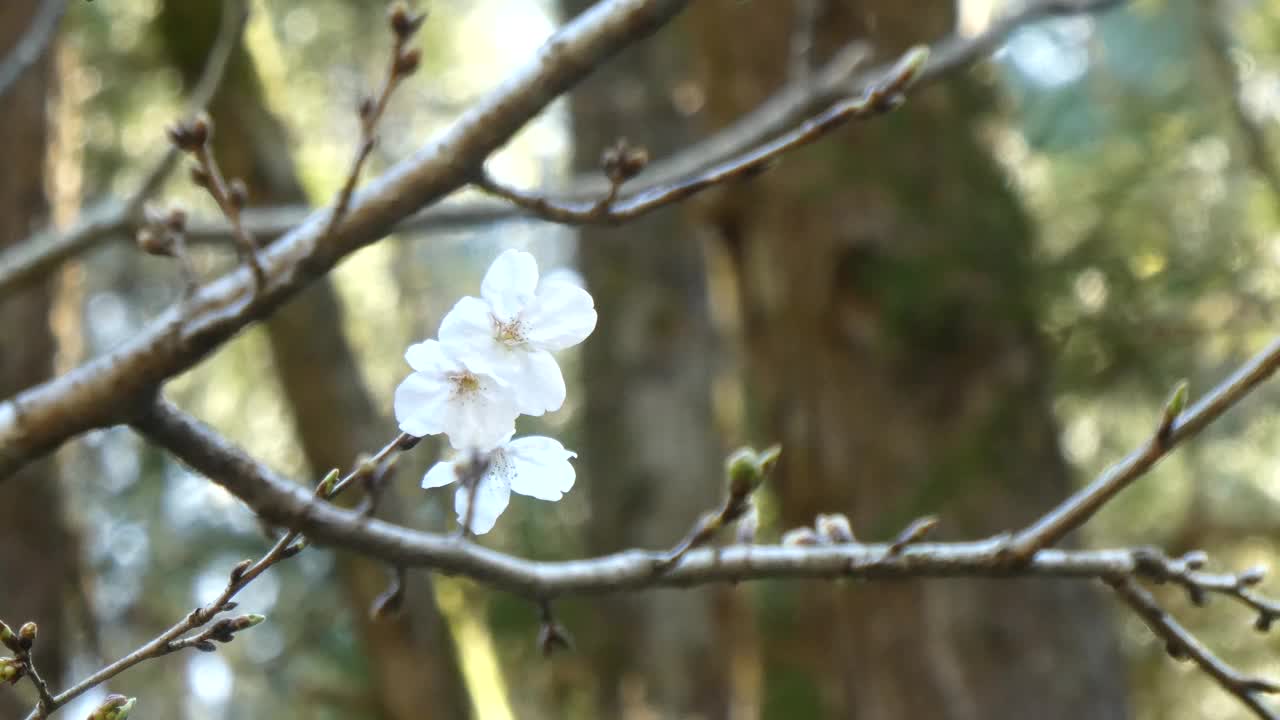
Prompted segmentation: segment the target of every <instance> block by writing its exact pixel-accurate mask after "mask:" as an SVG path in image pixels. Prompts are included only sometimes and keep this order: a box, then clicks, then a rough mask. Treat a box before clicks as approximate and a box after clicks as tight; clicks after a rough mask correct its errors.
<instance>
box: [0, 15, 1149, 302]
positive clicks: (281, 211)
mask: <svg viewBox="0 0 1280 720" xmlns="http://www.w3.org/2000/svg"><path fill="white" fill-rule="evenodd" d="M1125 2H1126V0H1047V1H1046V0H1042V1H1041V2H1038V3H1031V4H1029V5H1028V6H1025V7H1023V8H1022V9H1020V10H1018V11H1016V12H1014V13H1012V14H1010V15H1008V16H1006V17H1005V18H1003V19H1001V20H999V21H998V22H996V23H995V24H993V25H992V26H991V27H989V28H987V29H986V30H985V31H984V32H983V33H981V34H980V35H977V36H974V37H972V38H960V37H953V38H949V39H947V40H944V41H942V42H939V43H937V44H936V45H934V46H933V47H932V48H931V49H930V55H929V62H928V63H927V64H926V66H925V67H924V68H923V70H922V72H921V74H920V78H919V80H918V81H917V82H918V83H919V84H928V83H932V82H934V81H937V80H940V79H942V78H944V77H946V76H947V75H948V74H950V73H952V72H955V71H957V70H961V69H963V68H966V67H968V66H969V65H971V64H973V63H974V62H976V61H977V60H979V59H981V58H984V57H986V56H987V55H988V54H990V53H991V52H992V51H994V50H995V49H996V48H998V47H999V46H1000V44H1001V43H1003V42H1004V40H1005V39H1006V38H1008V36H1009V35H1010V34H1012V33H1013V32H1014V31H1015V30H1017V29H1018V28H1020V27H1023V26H1025V25H1027V24H1029V23H1032V22H1035V21H1037V20H1042V19H1044V18H1046V17H1053V16H1057V15H1073V14H1083V13H1097V12H1103V11H1105V10H1108V9H1110V8H1113V7H1116V6H1118V5H1122V4H1124V3H1125ZM867 54H868V49H867V47H866V44H865V43H863V42H854V43H851V44H850V45H848V46H847V47H846V48H845V49H844V50H843V51H842V52H839V53H836V55H835V57H833V58H832V59H831V60H829V61H828V62H827V63H826V64H825V65H823V66H822V67H820V68H816V69H814V71H813V72H812V73H811V74H810V76H809V77H808V79H807V81H806V82H803V83H799V82H794V83H789V84H788V85H786V86H785V87H783V88H782V89H781V90H779V91H778V92H777V93H775V94H774V95H773V96H772V97H770V98H769V99H768V100H766V101H765V102H763V103H761V104H760V106H759V107H757V108H756V109H755V110H753V111H752V112H751V113H749V114H747V115H745V116H744V117H742V118H741V119H740V120H738V121H737V122H736V123H735V124H733V125H731V126H729V127H727V128H725V129H724V130H721V131H720V132H718V133H716V134H714V135H712V136H711V137H709V138H707V139H705V140H703V141H701V142H699V143H696V144H694V145H691V146H690V147H688V148H686V149H685V150H682V151H681V152H679V153H677V154H675V155H673V156H671V157H669V158H667V159H665V160H661V161H658V162H655V163H654V164H652V165H651V166H649V167H648V168H647V169H646V171H645V173H644V174H642V175H641V176H640V177H639V180H641V181H642V182H641V183H640V184H639V187H638V188H636V189H634V190H633V196H636V197H639V196H648V195H649V194H650V193H653V192H655V191H659V189H660V188H663V187H666V186H670V185H671V184H673V183H676V182H678V181H680V179H681V178H688V177H694V176H696V175H697V174H698V173H699V171H703V170H705V169H706V168H709V167H712V166H716V165H721V164H724V163H728V162H730V161H731V160H732V159H733V158H735V157H741V156H743V155H744V154H745V153H747V152H749V150H750V149H751V148H753V147H756V146H759V145H762V144H764V143H766V142H767V141H768V140H769V139H770V138H771V137H773V136H774V135H777V134H779V133H783V132H786V131H787V130H788V129H791V128H794V127H795V126H796V125H797V124H798V123H800V122H802V121H803V119H804V118H805V117H807V116H809V115H811V114H812V113H813V108H815V107H822V106H824V105H831V104H834V103H837V102H840V101H841V100H842V99H847V98H849V97H853V96H857V95H858V94H859V93H861V92H863V91H864V90H865V88H866V87H867V86H869V85H870V84H871V83H873V82H875V81H877V80H879V79H881V78H883V77H884V76H885V74H886V73H887V72H888V71H889V69H890V68H889V66H879V67H875V68H871V69H868V70H865V71H863V72H857V70H858V68H859V67H860V66H861V64H862V63H863V62H864V61H865V59H866V57H867ZM608 191H609V183H608V182H606V181H605V180H603V179H601V178H599V177H580V178H577V179H574V180H572V181H570V182H569V183H567V184H566V186H565V187H563V188H557V189H555V191H554V193H553V194H554V195H555V196H556V197H557V198H559V202H562V203H566V204H575V203H578V204H580V203H588V202H592V201H594V200H597V199H598V198H601V197H603V196H605V194H606V193H607V192H608ZM120 207H121V206H120V205H119V203H107V204H106V205H104V206H102V207H100V208H97V209H94V210H91V211H89V212H88V213H87V216H88V217H89V220H86V221H85V222H83V223H82V224H81V225H80V226H78V227H77V228H76V229H74V230H72V231H70V232H68V233H67V234H66V235H58V234H56V233H51V232H45V233H42V234H40V235H37V236H35V237H34V238H32V239H31V240H28V241H27V242H25V243H22V244H20V245H18V246H15V248H14V249H13V250H11V251H10V252H9V253H8V254H4V255H0V297H3V296H4V295H5V294H6V293H7V292H8V291H9V290H10V289H11V287H12V286H14V285H15V284H17V283H19V282H23V281H26V280H28V279H29V278H31V277H35V276H38V275H40V274H43V273H47V272H49V271H50V270H51V269H52V268H54V267H56V266H57V265H58V264H60V263H61V262H63V261H65V260H66V259H68V258H70V257H73V256H74V255H76V254H78V253H79V252H82V251H84V250H86V249H89V248H91V247H94V246H96V245H97V244H99V243H101V242H102V241H105V240H107V239H109V238H111V237H115V236H121V237H123V236H127V235H128V234H129V233H130V232H131V231H132V230H133V229H134V228H135V227H136V225H137V224H138V223H137V218H136V215H137V212H136V211H135V212H134V213H132V214H129V213H122V212H121V210H120ZM139 207H141V204H139ZM437 210H438V209H437V208H428V209H426V210H425V211H422V212H418V213H416V214H414V215H412V216H411V217H408V218H405V219H404V220H403V221H402V223H401V224H399V225H397V227H396V229H426V228H437V227H454V226H456V225H458V224H466V223H468V222H471V221H472V220H474V221H475V222H477V223H478V222H487V221H489V220H490V219H502V218H507V217H514V216H518V215H521V214H525V213H527V211H526V210H522V209H519V208H506V209H495V210H494V212H493V213H492V214H490V213H488V212H479V213H477V214H475V215H471V214H470V213H469V212H462V211H460V212H459V213H457V214H454V213H453V212H441V213H440V214H438V215H437V214H436V211H437ZM313 212H315V211H314V210H313V209H309V208H301V207H291V208H277V209H273V210H268V211H264V217H268V218H270V220H269V221H266V222H268V224H267V225H265V226H260V225H257V224H256V223H255V222H254V221H253V220H252V219H247V220H246V221H245V222H246V227H247V229H248V230H249V231H250V232H252V233H253V234H254V235H255V236H256V237H259V238H263V239H264V240H269V239H272V238H276V237H280V236H282V235H284V234H285V233H286V232H288V231H289V230H291V229H293V228H294V227H295V226H296V225H298V224H300V223H301V221H302V220H304V219H306V218H307V217H309V216H310V215H311V214H313ZM251 214H252V213H249V212H246V218H249V216H250V215H251ZM286 220H287V221H288V222H287V223H286V222H285V221H286ZM231 237H232V236H231V232H230V227H229V226H227V225H225V224H208V225H205V226H204V227H202V228H200V232H198V233H196V234H195V235H194V236H193V237H192V240H193V241H196V242H199V241H210V242H212V241H220V242H226V241H228V240H230V239H231Z"/></svg>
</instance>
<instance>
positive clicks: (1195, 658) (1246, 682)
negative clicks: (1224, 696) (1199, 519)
mask: <svg viewBox="0 0 1280 720" xmlns="http://www.w3.org/2000/svg"><path fill="white" fill-rule="evenodd" d="M1107 584H1109V585H1110V586H1111V587H1112V588H1113V589H1114V590H1115V591H1116V594H1117V595H1119V596H1120V599H1121V600H1123V601H1124V602H1125V604H1126V605H1128V606H1129V607H1130V609H1132V610H1133V611H1134V612H1135V613H1137V614H1138V616H1139V617H1141V618H1142V620H1143V622H1145V623H1146V624H1147V627H1149V628H1151V632H1153V633H1155V634H1156V637H1158V638H1160V639H1161V640H1164V641H1165V644H1166V647H1167V648H1168V652H1169V655H1170V656H1172V657H1174V658H1175V659H1188V660H1191V661H1192V662H1194V663H1195V664H1196V665H1197V666H1198V667H1199V668H1200V669H1201V670H1203V671H1204V672H1205V674H1207V675H1208V676H1209V677H1211V678H1213V680H1214V681H1215V682H1217V683H1218V685H1219V686H1220V687H1222V689H1224V690H1226V691H1227V692H1229V693H1231V694H1232V695H1234V696H1235V697H1236V698H1238V699H1239V700H1240V702H1241V703H1244V706H1245V707H1247V708H1249V709H1250V710H1252V711H1253V713H1254V714H1255V715H1257V716H1258V717H1260V718H1267V719H1268V720H1274V719H1275V718H1280V715H1277V714H1276V713H1275V712H1273V711H1272V710H1271V709H1270V708H1268V707H1267V706H1266V705H1265V704H1263V702H1262V700H1261V698H1259V697H1258V696H1259V695H1260V694H1262V693H1275V692H1280V685H1277V684H1276V683H1275V682H1273V681H1271V680H1267V679H1265V678H1258V677H1251V676H1248V675H1245V674H1243V673H1241V672H1240V671H1239V670H1236V669H1235V668H1233V667H1231V666H1230V665H1228V664H1227V663H1226V662H1224V661H1223V660H1222V659H1221V658H1219V657H1218V656H1217V655H1214V654H1213V651H1212V650H1210V649H1209V648H1207V647H1205V645H1204V643H1201V642H1200V641H1199V640H1198V639H1197V638H1196V636H1195V635H1192V634H1191V631H1189V630H1187V629H1186V628H1184V627H1182V625H1181V623H1179V622H1178V621H1177V620H1175V619H1174V618H1173V616H1172V615H1170V614H1169V613H1168V611H1166V610H1165V609H1164V608H1162V607H1160V604H1159V603H1158V602H1156V599H1155V598H1154V597H1152V595H1151V593H1150V592H1147V590H1146V589H1145V588H1143V587H1142V586H1141V585H1139V584H1138V582H1137V581H1136V580H1134V579H1133V578H1132V577H1118V578H1112V579H1109V580H1108V581H1107Z"/></svg>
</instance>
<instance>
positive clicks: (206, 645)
mask: <svg viewBox="0 0 1280 720" xmlns="http://www.w3.org/2000/svg"><path fill="white" fill-rule="evenodd" d="M191 647H193V648H195V649H197V650H199V651H200V652H217V651H218V646H217V645H214V644H213V643H211V642H209V641H208V640H201V641H200V642H198V643H196V644H195V645H192V646H191Z"/></svg>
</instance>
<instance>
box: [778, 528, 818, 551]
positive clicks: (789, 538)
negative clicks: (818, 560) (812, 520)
mask: <svg viewBox="0 0 1280 720" xmlns="http://www.w3.org/2000/svg"><path fill="white" fill-rule="evenodd" d="M817 544H818V534H817V533H815V532H814V531H813V528H808V527H798V528H794V529H792V530H788V531H787V532H785V533H784V534H783V535H782V545H783V546H784V547H803V546H808V545H817Z"/></svg>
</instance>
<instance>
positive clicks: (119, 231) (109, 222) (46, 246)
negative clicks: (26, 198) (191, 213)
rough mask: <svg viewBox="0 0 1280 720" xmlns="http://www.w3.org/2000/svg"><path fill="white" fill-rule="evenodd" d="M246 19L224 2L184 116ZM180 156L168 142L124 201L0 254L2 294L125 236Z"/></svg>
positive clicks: (200, 104)
mask: <svg viewBox="0 0 1280 720" xmlns="http://www.w3.org/2000/svg"><path fill="white" fill-rule="evenodd" d="M248 18H249V10H248V5H247V4H246V3H245V2H244V0H232V1H231V2H228V3H226V4H225V5H224V6H223V9H222V21H221V22H222V26H221V28H220V29H219V31H218V38H217V40H215V41H214V44H213V48H212V49H211V50H210V51H209V58H208V59H207V60H206V61H205V66H204V69H203V70H201V72H200V79H199V80H198V81H196V85H195V88H193V89H192V91H191V96H190V98H189V99H188V100H187V107H186V112H185V115H186V116H187V117H191V116H194V115H195V114H196V113H198V112H200V111H201V110H203V109H204V108H205V106H206V105H208V104H209V101H210V100H211V99H213V95H214V93H215V92H217V90H218V86H219V85H221V84H222V78H223V76H224V75H225V74H226V69H227V65H228V63H229V62H230V60H231V54H232V51H234V50H235V47H236V45H237V43H239V40H240V37H241V35H242V34H243V32H244V26H245V23H246V22H247V21H248ZM179 156H180V154H179V153H178V151H177V149H175V148H174V147H172V146H166V148H165V151H164V154H163V155H162V156H161V157H160V159H159V160H158V161H157V162H156V164H155V165H153V166H152V167H151V169H150V170H149V171H148V172H147V174H146V176H145V177H144V178H143V180H142V182H141V183H140V184H139V185H138V188H137V189H136V190H135V191H134V192H133V194H131V195H129V197H128V198H126V199H125V200H124V201H123V202H108V203H104V204H102V205H100V206H98V207H96V208H94V209H92V210H89V211H88V212H86V213H85V217H84V219H82V220H81V221H80V222H79V223H78V224H77V225H76V226H75V227H73V228H72V229H70V230H68V231H66V232H63V233H59V232H57V231H56V230H54V229H47V230H43V231H41V232H40V233H37V234H36V235H34V236H32V237H31V238H29V239H27V240H25V241H23V242H22V243H19V244H18V245H15V246H13V247H11V248H9V249H7V250H5V251H4V252H3V253H0V299H3V298H4V297H5V296H6V295H8V294H9V293H10V292H12V291H13V290H14V289H16V288H18V287H21V286H22V285H24V284H26V283H27V282H30V281H32V280H34V279H37V278H40V277H43V276H45V275H47V274H48V273H50V272H52V271H53V270H54V269H55V268H57V267H58V266H59V265H61V264H62V263H63V262H65V261H67V260H69V259H71V258H73V257H75V256H77V255H79V254H81V253H83V252H85V251H87V250H89V249H91V248H94V247H97V246H98V245H100V244H101V243H102V242H104V241H106V240H109V239H111V238H116V237H125V236H127V235H129V234H130V232H129V231H130V230H132V229H134V228H135V227H136V226H137V225H139V224H140V222H141V220H142V209H143V206H144V205H146V203H147V201H148V200H150V199H151V198H152V197H153V196H154V195H155V194H156V192H157V191H159V189H160V186H161V185H162V184H163V183H164V181H165V179H166V178H167V177H169V174H170V173H172V172H173V169H174V168H175V167H176V166H177V164H178V158H179Z"/></svg>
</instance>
